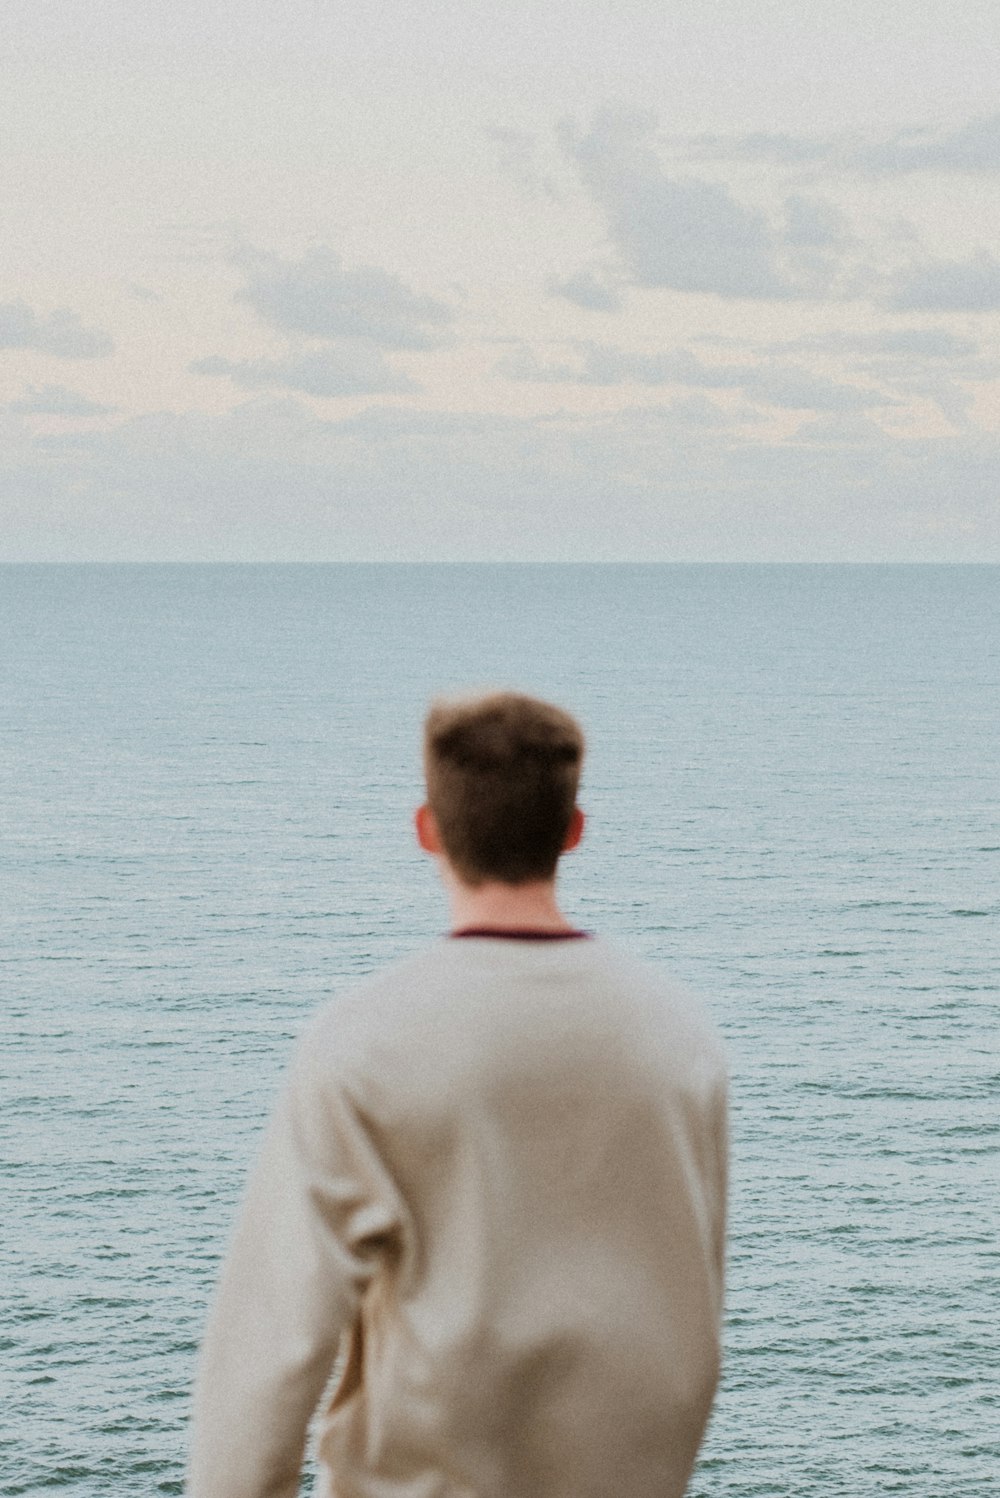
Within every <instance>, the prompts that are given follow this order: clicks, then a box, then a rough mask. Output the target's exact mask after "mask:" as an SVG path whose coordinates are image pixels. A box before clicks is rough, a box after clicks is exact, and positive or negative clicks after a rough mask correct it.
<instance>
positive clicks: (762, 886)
mask: <svg viewBox="0 0 1000 1498" xmlns="http://www.w3.org/2000/svg"><path fill="white" fill-rule="evenodd" d="M482 685H511V686H517V687H520V688H524V689H527V690H530V691H533V692H536V693H540V694H544V695H548V696H551V697H552V698H554V699H555V700H557V701H559V702H561V703H564V704H565V705H566V706H568V707H570V708H571V709H573V710H575V711H577V712H578V713H579V714H580V716H581V718H582V719H583V721H584V723H585V726H586V728H587V730H588V734H589V742H590V753H589V760H588V764H587V769H586V775H585V783H584V789H583V796H582V800H583V804H584V806H585V807H586V809H587V811H588V813H589V818H590V820H589V828H588V835H587V838H586V840H585V843H584V845H583V846H582V847H581V848H580V849H579V850H578V852H576V853H575V854H573V855H571V856H570V857H569V858H567V860H566V870H565V875H564V879H563V895H564V903H565V906H566V908H567V910H568V912H569V913H570V915H571V916H572V917H574V918H575V919H576V920H577V921H578V922H579V923H580V924H581V925H583V926H585V927H587V928H588V929H590V930H593V931H597V932H600V933H602V934H604V935H606V936H608V937H611V938H613V939H615V940H617V941H619V942H621V943H624V944H625V945H627V946H629V947H631V948H633V949H634V950H635V951H637V952H639V953H641V954H644V955H645V956H646V957H648V958H649V959H651V960H652V961H653V962H655V963H657V964H662V966H663V967H664V968H665V969H667V970H669V971H672V972H673V973H674V974H676V975H678V976H679V977H681V978H682V979H684V980H687V981H688V982H690V983H691V984H693V985H694V986H695V987H696V988H697V989H698V990H700V992H701V993H702V994H703V995H704V997H705V999H706V1001H707V1002H708V1005H709V1007H710V1008H711V1010H712V1012H713V1013H714V1015H715V1017H716V1019H717V1021H718V1023H719V1025H720V1026H721V1028H722V1030H723V1032H724V1034H725V1037H726V1039H727V1042H728V1046H729V1050H730V1055H731V1062H732V1072H733V1115H732V1145H733V1166H732V1175H733V1193H732V1212H731V1231H730V1267H729V1295H728V1318H727V1319H728V1325H727V1331H726V1365H725V1373H724V1378H723V1383H722V1387H721V1389H720V1393H719V1399H718V1404H717V1407H716V1412H715V1415H714V1417H713V1421H712V1425H711V1427H710V1430H709V1433H708V1436H707V1439H706V1442H705V1446H704V1449H703V1453H702V1458H701V1461H700V1463H699V1466H698V1469H697V1472H696V1474H695V1477H694V1479H693V1482H692V1486H691V1494H692V1498H753V1495H761V1498H869V1495H875V1494H889V1493H898V1494H904V1495H906V1498H959V1495H961V1498H987V1495H990V1494H997V1493H1000V1394H998V1385H1000V1307H998V1286H1000V1220H998V1219H1000V1213H998V1197H1000V1184H998V1183H1000V1169H998V1146H1000V1044H998V1036H1000V941H998V930H1000V920H998V917H1000V814H998V790H1000V778H998V769H997V762H998V745H1000V569H998V568H996V567H964V568H963V567H921V566H914V567H837V566H833V567H796V566H790V567H745V568H744V567H721V566H720V567H701V566H678V567H660V566H648V567H646V566H638V567H618V566H614V567H562V566H544V567H515V566H510V567H501V566H496V567H494V566H476V567H474V566H451V567H395V566H391V567H375V566H372V567H363V566H353V567H335V566H333V567H215V566H206V567H97V566H84V567H51V568H44V567H28V566H25V567H16V568H6V569H0V776H2V785H3V793H2V819H3V820H2V861H3V872H2V877H3V889H2V900H0V925H2V942H0V983H2V992H3V1004H2V1065H3V1078H2V1087H3V1104H2V1108H0V1132H2V1155H0V1187H2V1210H0V1284H2V1309H0V1354H2V1356H0V1379H2V1387H0V1408H2V1410H3V1421H2V1450H0V1491H2V1492H3V1493H4V1494H5V1495H8V1498H15V1495H25V1494H31V1495H36V1494H37V1495H41V1494H47V1493H49V1492H51V1491H54V1490H58V1491H59V1492H60V1493H63V1494H66V1495H72V1498H98V1495H102V1498H103V1495H108V1498H111V1495H114V1498H125V1495H128V1498H132V1495H144V1494H178V1493H180V1492H181V1488H182V1482H183V1468H184V1454H185V1445H186V1419H187V1413H188V1402H189V1389H190V1383H191V1376H192V1369H193V1365H194V1359H195V1353H196V1347H197V1342H198V1338H199V1334H200V1328H201V1325H202V1320H203V1316H204V1312H205V1307H206V1302H207V1298H208V1295H209V1293H210V1289H211V1286H212V1283H213V1278H214V1276H215V1273H216V1269H217V1266H218V1262H219V1257H220V1254H221V1252H222V1250H223V1247H224V1244H225V1239H226V1235H227V1232H228V1228H229V1224H230V1221H231V1218H232V1214H233V1211H234V1207H235V1204H236V1202H237V1199H238V1194H239V1191H240V1186H241V1182H242V1179H243V1177H244V1173H245V1170H246V1168H247V1164H248V1162H249V1160H250V1159H251V1157H252V1154H253V1151H254V1148H255V1144H256V1141H257V1139H258V1134H259V1131H260V1129H261V1126H262V1124H263V1121H264V1118H265V1115H266V1113H267V1110H268V1107H269V1105H270V1103H271V1100H272V1098H273V1096H274V1091H275V1086H276V1082H277V1079H278V1077H279V1074H280V1071H281V1068H282V1066H283V1065H284V1063H285V1061H286V1058H287V1056H288V1053H289V1047H290V1044H291V1042H292V1040H293V1037H294V1036H295V1035H296V1034H297V1032H298V1031H299V1030H300V1028H301V1027H302V1025H303V1023H304V1022H305V1020H306V1019H307V1017H308V1016H309V1014H310V1012H311V1010H312V1009H313V1008H314V1006H315V1005H316V1004H318V1003H319V1002H320V1001H321V1000H323V999H324V998H325V997H326V996H327V995H330V994H333V995H335V994H336V993H337V992H338V991H340V990H342V989H343V988H344V986H345V985H347V984H349V983H350V982H351V980H352V979H354V978H355V977H356V976H357V975H358V974H361V973H364V972H367V971H369V970H370V969H371V968H373V967H374V966H376V965H378V964H381V963H383V962H385V961H386V960H387V959H390V958H393V957H395V956H397V955H399V954H402V953H404V952H406V951H408V950H411V949H413V948H415V947H419V946H420V945H421V944H422V943H425V942H426V941H428V939H430V938H432V937H434V936H436V935H437V934H438V933H439V932H441V931H442V930H443V929H444V928H445V925H446V921H445V914H444V907H443V904H442V901H441V897H440V893H439V890H438V887H437V885H436V882H435V876H434V871H433V867H432V866H431V864H430V863H429V862H428V861H427V860H425V859H423V858H422V857H421V855H420V854H419V852H418V851H417V849H416V847H415V844H414V841H413V838H412V834H411V825H410V818H411V812H412V809H413V807H414V806H415V805H416V804H417V802H418V800H419V798H420V793H421V790H420V780H419V733H420V720H421V716H422V713H423V710H424V707H425V704H426V702H427V699H428V698H429V697H430V696H431V694H432V693H434V692H438V691H442V690H450V689H455V688H459V687H476V686H482ZM306 1486H307V1487H308V1479H307V1483H306ZM512 1498H516V1495H512ZM620 1498H628V1494H621V1495H620Z"/></svg>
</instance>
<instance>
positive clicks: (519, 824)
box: [424, 692, 584, 885]
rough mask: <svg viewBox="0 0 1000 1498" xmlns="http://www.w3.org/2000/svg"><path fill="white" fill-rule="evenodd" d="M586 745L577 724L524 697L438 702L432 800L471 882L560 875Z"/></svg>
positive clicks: (429, 731)
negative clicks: (557, 871) (559, 868)
mask: <svg viewBox="0 0 1000 1498" xmlns="http://www.w3.org/2000/svg"><path fill="white" fill-rule="evenodd" d="M583 748H584V740H583V732H582V730H581V728H580V725H579V723H577V721H576V719H575V718H572V717H571V716H570V715H569V713H566V712H563V710H562V709H561V708H558V707H553V706H552V704H551V703H548V702H540V701H538V699H537V698H534V697H524V696H522V695H520V694H519V693H517V692H492V693H490V694H489V695H487V696H483V697H475V698H467V699H464V700H458V701H443V700H439V701H437V702H434V703H432V704H431V709H430V712H429V713H428V715H427V721H426V723H425V725H424V770H425V773H426V776H427V800H428V803H429V805H430V808H431V811H432V812H433V813H434V820H435V821H436V822H437V826H438V833H439V835H440V838H441V843H442V846H443V848H444V851H445V853H446V855H447V857H448V860H449V862H450V863H451V864H452V866H453V867H454V868H455V870H456V872H457V873H458V874H459V875H460V877H461V878H462V879H463V880H464V881H465V882H466V883H467V884H471V885H478V884H482V883H483V881H484V880H486V879H498V880H500V881H502V882H503V883H504V884H524V883H526V882H527V881H529V880H532V879H550V878H551V877H552V876H553V874H554V873H555V869H556V863H557V862H558V859H559V855H560V853H561V852H562V850H563V845H564V843H565V841H566V834H567V832H568V831H569V826H570V821H571V818H572V816H573V809H574V807H575V805H576V791H577V785H578V784H579V780H580V767H581V765H582V763H583Z"/></svg>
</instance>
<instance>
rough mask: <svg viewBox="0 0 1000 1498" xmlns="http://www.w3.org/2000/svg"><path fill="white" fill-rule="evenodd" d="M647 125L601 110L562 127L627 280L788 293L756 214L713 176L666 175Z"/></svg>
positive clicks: (642, 118) (737, 293) (740, 292)
mask: <svg viewBox="0 0 1000 1498" xmlns="http://www.w3.org/2000/svg"><path fill="white" fill-rule="evenodd" d="M654 125H655V121H654V120H653V118H652V117H651V116H648V115H633V116H625V115H618V114H613V113H611V112H608V111H605V112H603V113H601V114H599V115H598V116H597V117H596V118H595V120H594V121H593V124H592V125H591V128H590V130H589V132H588V133H587V134H586V135H583V136H579V135H576V134H574V133H573V131H572V130H571V129H570V128H568V127H567V128H566V129H565V130H564V139H565V144H566V147H567V150H568V151H569V154H570V155H571V157H572V158H573V160H574V161H575V162H576V165H577V168H578V170H579V172H580V175H581V177H582V179H583V181H584V183H585V185H586V187H587V188H588V190H589V192H590V194H591V196H592V197H593V199H594V201H595V203H596V204H597V206H598V207H599V208H600V210H601V211H602V213H603V214H604V217H605V219H606V221H607V224H608V229H609V232H610V234H611V237H612V239H613V240H614V241H615V243H616V245H617V247H618V249H619V250H620V252H621V255H622V258H623V260H624V262H625V265H626V266H627V268H628V272H629V274H630V275H631V277H632V279H633V281H634V282H635V283H636V284H637V285H640V286H649V287H667V288H670V289H671V290H674V291H694V292H712V293H715V294H716V295H718V296H722V297H751V298H786V297H789V296H794V295H795V294H796V293H795V291H794V289H793V288H792V287H791V286H790V285H789V284H788V283H787V282H786V281H785V279H784V278H783V277H782V275H781V274H780V273H779V271H778V268H777V264H776V251H777V242H776V239H775V236H774V235H773V234H772V232H771V230H770V228H769V227H768V224H767V221H766V219H765V218H764V216H763V214H760V213H757V212H755V211H753V210H752V209H749V208H745V207H744V206H743V205H742V204H740V203H738V202H737V201H736V199H735V198H734V197H733V196H732V194H731V193H730V192H729V191H728V190H727V189H726V188H725V187H721V186H719V185H718V184H716V183H714V182H705V181H702V180H700V179H695V178H689V179H679V178H674V177H669V176H667V174H666V173H665V172H664V170H663V168H662V167H661V165H660V162H659V160H658V159H657V157H656V155H655V153H654V151H653V149H652V147H651V146H650V144H649V141H650V137H651V135H652V132H653V129H654Z"/></svg>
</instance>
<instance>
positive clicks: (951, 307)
mask: <svg viewBox="0 0 1000 1498" xmlns="http://www.w3.org/2000/svg"><path fill="white" fill-rule="evenodd" d="M887 305H888V306H889V307H890V308H891V309H892V310H893V311H894V312H915V311H927V312H994V311H996V310H997V309H998V308H1000V260H997V259H996V257H995V256H993V255H991V254H990V253H989V252H988V251H987V250H980V251H979V253H978V254H977V255H974V256H973V257H972V259H971V260H932V261H929V262H928V263H927V264H926V265H923V266H917V267H916V268H914V269H913V270H909V271H906V272H904V274H903V275H902V276H900V277H899V279H898V280H897V282H896V287H895V290H894V291H893V292H892V293H891V295H890V297H889V299H888V303H887Z"/></svg>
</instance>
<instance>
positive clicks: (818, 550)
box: [0, 398, 1000, 561]
mask: <svg viewBox="0 0 1000 1498" xmlns="http://www.w3.org/2000/svg"><path fill="white" fill-rule="evenodd" d="M699 409H700V410H701V413H702V414H704V408H703V407H701V408H699ZM698 414H699V413H698V411H697V410H696V411H694V412H693V413H692V412H687V413H685V411H684V410H678V409H677V407H676V406H674V407H671V406H666V407H660V406H655V407H644V408H641V409H631V410H625V411H622V412H620V413H618V414H616V415H611V416H607V417H601V418H596V419H595V418H593V417H572V416H569V415H566V414H565V413H564V414H562V415H560V416H558V417H549V418H545V419H531V418H515V417H505V416H499V415H461V414H459V415H453V416H447V417H441V416H434V415H430V414H427V413H422V412H418V411H402V410H393V409H387V408H378V409H372V410H370V411H368V412H366V413H365V414H364V415H363V416H362V417H359V418H352V419H350V420H339V421H335V420H327V419H323V418H320V417H318V416H316V415H315V414H314V413H313V412H312V411H311V410H309V409H308V408H307V407H306V406H304V405H303V404H301V403H300V402H298V401H297V400H295V399H293V398H284V399H281V400H271V399H261V398H256V399H254V400H251V401H249V402H247V403H245V404H243V405H240V406H238V407H237V408H236V409H235V410H233V411H231V412H229V413H226V414H225V415H221V416H206V415H203V414H197V413H181V414H176V415H175V414H170V413H160V414H157V415H151V416H147V417H143V418H139V419H134V420H129V421H124V422H120V423H118V424H117V425H116V426H114V427H111V428H108V429H106V430H101V431H100V432H96V433H94V434H91V435H90V437H89V439H88V441H87V443H86V444H77V445H76V446H75V447H72V448H66V447H65V446H64V447H62V448H58V449H57V448H45V449H37V448H33V447H32V446H31V444H30V440H27V439H25V440H21V439H19V438H18V437H17V432H16V420H17V419H16V418H15V417H13V416H4V417H2V418H0V425H3V424H4V423H6V424H7V425H8V426H9V427H10V431H9V432H8V430H6V428H5V430H4V433H3V435H4V442H3V452H4V459H3V465H2V467H0V546H2V555H3V557H4V558H5V559H10V560H15V559H16V560H43V559H50V560H73V559H80V560H85V559H88V558H89V559H102V558H103V559H106V560H158V559H162V560H171V559H173V560H185V559H189V560H197V559H205V560H213V559H219V560H248V561H252V560H267V559H274V560H281V559H284V560H292V559H300V560H309V561H320V560H338V559H339V560H354V559H361V558H366V557H367V558H375V557H378V558H382V559H399V560H407V559H409V560H438V561H442V560H460V559H463V558H483V559H491V558H492V559H502V558H510V559H527V560H530V559H543V558H550V559H554V560H570V559H580V560H593V561H600V560H617V559H620V560H628V559H633V560H634V559H640V558H641V559H646V560H657V559H664V560H669V559H675V560H719V561H760V560H768V559H770V560H788V561H792V560H802V561H838V560H880V559H895V560H900V561H907V560H912V561H917V560H927V561H933V560H952V561H962V560H966V561H973V560H991V559H992V560H1000V511H998V508H997V505H996V471H997V463H998V459H1000V440H998V438H997V436H996V435H995V434H982V433H978V434H968V433H962V434H959V435H956V436H954V437H948V438H938V439H934V440H920V441H917V440H909V441H908V440H904V439H901V438H895V437H892V436H890V435H888V434H887V433H885V432H884V431H882V430H881V429H880V428H879V427H878V426H877V425H876V424H875V423H874V422H870V421H865V420H859V419H858V418H857V415H856V413H854V414H852V413H843V414H841V413H831V415H832V418H833V419H832V420H830V419H827V420H825V421H824V422H823V424H822V425H819V426H817V425H815V424H812V425H810V424H808V423H807V424H805V425H803V426H800V428H799V435H800V439H801V440H800V441H798V442H782V443H778V442H775V441H773V440H767V439H766V438H755V439H754V440H743V439H741V438H739V437H738V436H737V435H736V434H735V433H734V431H733V429H732V428H730V429H729V430H728V431H726V432H724V433H720V432H719V430H718V429H717V428H716V427H715V426H714V425H712V424H711V423H710V422H709V423H707V424H705V423H701V424H699V422H698V421H697V420H692V419H689V417H690V416H692V415H693V416H694V417H697V416H698Z"/></svg>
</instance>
